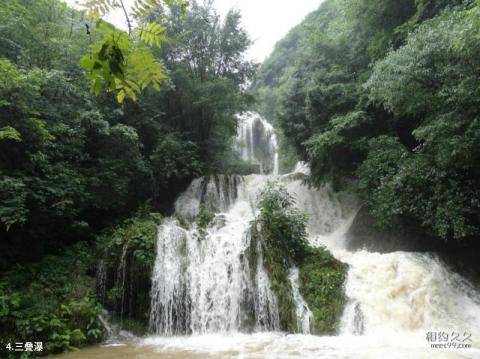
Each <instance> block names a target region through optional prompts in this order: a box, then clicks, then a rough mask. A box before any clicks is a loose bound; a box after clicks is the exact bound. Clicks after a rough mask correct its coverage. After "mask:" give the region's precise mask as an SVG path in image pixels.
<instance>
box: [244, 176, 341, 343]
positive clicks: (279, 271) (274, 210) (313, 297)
mask: <svg viewBox="0 0 480 359" xmlns="http://www.w3.org/2000/svg"><path fill="white" fill-rule="evenodd" d="M294 205H295V201H294V199H293V197H292V196H291V195H290V194H289V193H288V191H287V190H286V188H285V187H284V186H282V185H281V184H278V183H273V182H270V183H268V184H267V186H266V188H265V189H264V190H263V191H262V192H261V194H260V198H259V201H258V207H259V208H260V209H261V211H260V214H259V216H258V218H257V223H255V224H254V226H253V227H252V236H253V240H252V243H251V247H252V248H256V243H257V241H260V243H261V245H262V250H263V257H264V265H265V269H266V270H267V271H268V273H269V275H270V281H271V288H272V290H273V291H274V292H275V294H276V296H277V299H278V306H279V314H280V328H281V329H282V330H285V331H288V332H291V333H296V332H298V325H297V317H296V310H295V301H294V299H293V293H292V287H291V284H290V279H289V269H290V268H292V267H293V266H298V267H299V270H300V274H299V286H300V292H301V293H302V295H303V296H304V298H305V300H306V302H307V303H308V305H309V307H310V309H311V310H312V313H313V316H314V323H313V326H312V331H313V333H317V334H333V333H335V331H336V329H337V324H338V321H339V319H340V316H341V314H342V312H343V306H344V293H343V283H344V280H345V273H346V266H345V265H344V264H342V263H340V262H339V261H337V260H336V259H335V258H334V257H333V256H332V255H331V254H330V252H328V250H327V249H326V248H312V247H310V246H309V245H308V244H307V232H306V226H307V217H306V215H305V214H304V213H303V212H301V211H300V210H298V209H297V208H295V206H294ZM257 226H258V228H257ZM255 256H256V252H255V250H251V253H250V262H251V263H253V265H252V268H251V271H252V272H254V270H255V269H256V267H255V266H256V265H257V264H256V260H253V261H252V259H253V258H255Z"/></svg>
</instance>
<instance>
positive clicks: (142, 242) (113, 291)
mask: <svg viewBox="0 0 480 359" xmlns="http://www.w3.org/2000/svg"><path fill="white" fill-rule="evenodd" d="M160 220H161V216H160V215H159V214H158V213H150V212H149V210H148V208H143V209H141V211H139V212H138V213H137V215H136V216H135V217H132V218H130V219H128V220H126V221H124V222H122V223H121V224H119V225H117V226H116V227H114V228H112V229H111V230H108V231H107V232H106V233H104V234H102V235H101V236H99V237H98V239H97V248H98V249H97V251H98V256H97V258H100V260H101V266H102V268H99V269H101V270H103V271H104V272H103V273H104V276H103V278H98V277H100V276H98V275H97V281H98V282H97V288H98V289H99V290H98V293H97V294H98V297H99V300H100V301H101V302H102V304H103V306H104V307H105V308H106V309H109V310H110V311H111V312H112V313H113V319H114V320H117V321H120V322H121V323H122V325H123V327H124V328H126V329H130V330H132V331H133V332H134V333H137V334H139V335H141V334H144V333H145V330H146V327H147V324H148V315H149V309H150V285H151V283H150V277H151V274H152V270H153V265H154V263H155V255H156V247H155V243H156V237H157V227H158V225H159V223H160Z"/></svg>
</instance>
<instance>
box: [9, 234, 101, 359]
mask: <svg viewBox="0 0 480 359" xmlns="http://www.w3.org/2000/svg"><path fill="white" fill-rule="evenodd" d="M94 257H95V255H94V253H92V251H91V249H89V248H88V247H87V245H86V244H84V243H79V244H77V245H75V246H74V247H72V248H70V249H68V250H66V251H65V253H64V254H63V255H61V256H48V257H45V258H44V259H43V260H42V261H41V262H39V263H36V264H33V265H29V266H26V267H21V266H17V268H16V269H15V270H13V271H11V272H7V273H4V274H3V275H1V277H0V337H1V338H2V341H3V342H5V343H8V342H11V343H15V342H27V341H28V342H43V345H44V351H43V352H42V354H51V353H59V352H62V351H66V350H72V349H74V348H78V347H81V346H84V345H87V344H93V343H97V342H99V341H100V340H101V338H102V336H103V326H102V323H101V322H100V318H99V316H100V313H101V306H100V304H99V303H98V301H97V300H96V297H95V279H94V278H93V277H91V276H89V275H88V274H87V273H89V272H91V269H92V267H93V264H94ZM2 349H3V348H2ZM24 354H25V355H27V353H24ZM32 356H33V353H32Z"/></svg>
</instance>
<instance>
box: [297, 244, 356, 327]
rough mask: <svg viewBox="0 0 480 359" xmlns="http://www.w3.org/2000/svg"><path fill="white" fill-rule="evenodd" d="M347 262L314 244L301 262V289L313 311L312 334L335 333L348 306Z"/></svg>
mask: <svg viewBox="0 0 480 359" xmlns="http://www.w3.org/2000/svg"><path fill="white" fill-rule="evenodd" d="M346 270H347V265H346V264H344V263H342V262H340V261H338V260H337V259H335V258H334V257H333V255H332V254H331V253H330V252H329V251H328V250H327V249H326V248H323V247H320V248H311V247H309V248H308V249H307V251H306V255H305V257H304V259H303V261H302V262H301V263H299V287H300V293H301V294H302V296H303V297H304V299H305V301H306V302H307V304H308V306H309V307H310V310H311V311H312V313H313V319H314V321H313V323H312V324H313V325H312V328H311V330H312V333H313V334H334V333H336V332H337V330H338V325H339V322H340V317H341V315H342V312H343V308H344V306H345V291H344V282H345V278H346Z"/></svg>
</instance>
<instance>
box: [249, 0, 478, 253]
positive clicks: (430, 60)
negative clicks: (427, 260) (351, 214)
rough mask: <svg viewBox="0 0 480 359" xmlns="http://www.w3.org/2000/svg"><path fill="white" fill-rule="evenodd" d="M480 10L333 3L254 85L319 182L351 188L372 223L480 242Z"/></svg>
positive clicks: (455, 3)
mask: <svg viewBox="0 0 480 359" xmlns="http://www.w3.org/2000/svg"><path fill="white" fill-rule="evenodd" d="M479 15H480V7H479V5H478V3H475V2H474V1H468V0H465V1H462V0H444V1H427V0H422V1H413V0H406V1H396V0H368V1H367V0H365V1H359V0H327V1H325V2H324V3H323V4H322V5H321V6H320V8H319V9H318V10H317V11H316V12H314V13H312V14H311V15H309V16H308V17H307V18H306V19H305V21H304V22H303V23H302V24H301V25H299V26H297V27H296V28H295V29H293V30H292V31H291V32H290V33H289V34H288V36H287V37H286V38H285V39H284V40H282V41H281V42H279V43H278V44H277V46H276V48H275V51H274V53H273V54H272V55H271V57H270V58H269V59H268V60H267V61H266V62H265V63H264V65H263V66H262V69H261V70H260V74H259V76H258V78H257V80H256V83H255V84H254V88H255V89H256V91H257V93H258V94H259V96H260V97H261V98H262V106H261V110H262V112H263V113H264V114H266V115H267V116H268V117H269V118H271V119H274V120H275V121H276V123H277V124H278V125H279V126H280V127H281V129H282V131H283V132H284V134H285V137H286V138H287V139H288V140H289V141H290V143H291V145H292V146H293V147H295V149H296V152H297V153H298V155H299V157H300V158H301V159H302V160H305V161H307V162H309V163H310V165H311V168H312V178H311V179H312V181H313V182H314V183H316V184H317V185H319V184H321V183H324V182H331V183H332V184H333V185H334V186H335V188H337V189H350V190H352V189H353V190H355V192H356V193H357V194H359V195H360V196H361V197H362V198H363V199H364V200H365V202H366V204H367V205H368V208H369V210H370V212H371V213H372V214H373V215H374V217H375V218H376V220H377V222H378V223H380V224H382V225H394V224H396V223H398V222H399V221H400V222H406V221H407V222H409V223H415V224H416V225H417V226H418V227H422V230H423V231H425V232H427V233H428V234H429V235H430V236H432V237H437V238H442V239H444V240H447V241H452V242H453V241H454V240H463V242H465V243H469V241H473V240H474V239H475V238H476V237H478V236H479V235H480V191H479V188H480V182H479V179H480V172H479V171H480V166H479V164H480V150H479V147H478V146H477V145H476V144H478V140H479V138H480V137H479V136H480V123H479V115H480V113H479V111H478V109H479V108H480V107H479V101H480V93H479V86H478V84H479V81H480V78H479V73H480V71H479V70H480V62H479V59H480V56H479V54H480V41H479V39H480V21H479Z"/></svg>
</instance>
